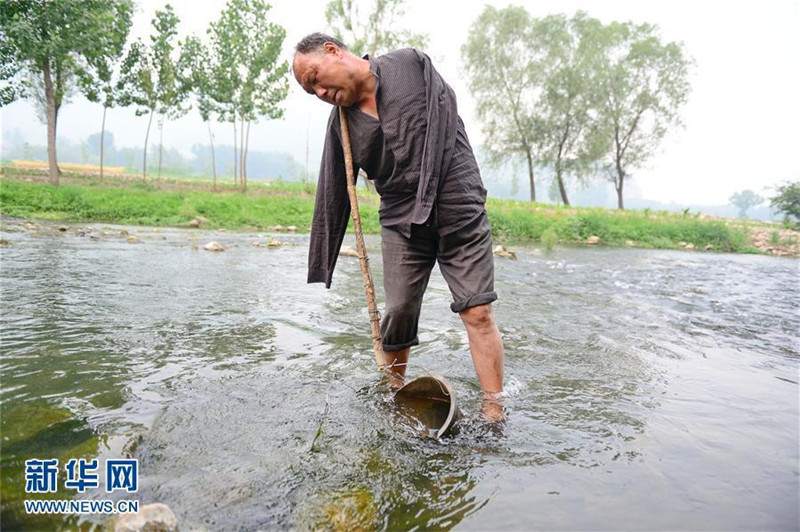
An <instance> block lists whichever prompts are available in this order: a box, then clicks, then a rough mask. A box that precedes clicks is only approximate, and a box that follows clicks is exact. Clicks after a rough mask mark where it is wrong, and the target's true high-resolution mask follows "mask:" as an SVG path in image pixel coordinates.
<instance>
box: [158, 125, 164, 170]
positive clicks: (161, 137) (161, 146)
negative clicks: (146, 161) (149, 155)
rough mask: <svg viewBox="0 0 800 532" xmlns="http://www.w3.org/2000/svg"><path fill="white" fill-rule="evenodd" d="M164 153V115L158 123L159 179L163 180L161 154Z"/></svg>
mask: <svg viewBox="0 0 800 532" xmlns="http://www.w3.org/2000/svg"><path fill="white" fill-rule="evenodd" d="M163 151H164V115H161V119H160V120H159V121H158V179H159V180H160V179H161V153H162V152H163Z"/></svg>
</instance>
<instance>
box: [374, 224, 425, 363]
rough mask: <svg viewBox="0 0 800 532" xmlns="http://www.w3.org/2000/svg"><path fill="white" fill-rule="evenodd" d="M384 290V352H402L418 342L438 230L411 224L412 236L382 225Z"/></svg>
mask: <svg viewBox="0 0 800 532" xmlns="http://www.w3.org/2000/svg"><path fill="white" fill-rule="evenodd" d="M381 250H382V252H383V290H384V297H385V300H386V310H385V312H384V316H383V320H382V321H381V337H382V338H383V350H384V351H390V352H391V351H400V350H402V349H405V348H407V347H411V346H412V345H417V344H418V343H419V338H418V337H417V328H418V325H419V314H420V309H421V308H422V296H423V295H424V294H425V289H426V288H427V287H428V280H429V279H430V276H431V270H432V269H433V266H434V264H435V263H436V251H437V235H436V231H435V230H433V229H431V228H429V227H424V226H416V225H415V226H412V238H406V237H405V236H403V235H402V234H401V233H399V232H397V231H394V230H392V229H387V228H385V227H382V228H381Z"/></svg>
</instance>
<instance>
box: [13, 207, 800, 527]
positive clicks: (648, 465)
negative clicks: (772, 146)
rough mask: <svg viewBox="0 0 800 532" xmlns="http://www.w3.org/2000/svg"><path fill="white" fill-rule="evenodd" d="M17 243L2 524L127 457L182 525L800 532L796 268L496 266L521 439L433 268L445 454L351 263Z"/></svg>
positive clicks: (183, 243)
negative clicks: (331, 266) (30, 466)
mask: <svg viewBox="0 0 800 532" xmlns="http://www.w3.org/2000/svg"><path fill="white" fill-rule="evenodd" d="M3 225H4V227H5V230H4V231H3V237H4V238H6V239H7V240H9V241H10V242H11V245H10V246H7V247H4V248H2V250H1V251H0V253H2V255H1V257H2V262H1V263H0V264H1V265H2V308H3V310H2V315H1V316H0V319H1V320H2V321H1V322H0V323H1V324H2V331H3V332H2V362H1V363H0V364H1V365H0V370H2V387H0V399H1V400H2V434H3V436H2V437H3V442H2V443H3V445H2V448H1V449H0V451H1V454H2V468H3V471H2V475H3V484H2V496H3V501H2V520H3V525H4V528H5V527H6V526H8V527H9V528H14V526H13V525H15V524H16V525H17V526H20V525H21V524H23V523H26V524H27V526H29V527H30V526H35V525H36V523H41V522H42V521H36V522H34V521H26V519H28V518H27V517H26V516H24V515H23V513H22V509H21V506H20V501H21V500H22V499H23V498H24V493H22V492H21V485H22V484H21V483H22V471H23V467H24V465H23V464H24V459H25V458H30V457H34V456H37V457H44V455H47V456H48V457H49V456H53V457H62V458H67V459H68V458H71V457H83V456H85V457H95V456H97V457H100V458H101V459H105V458H107V457H116V456H119V455H122V454H124V453H132V454H133V455H134V456H136V457H137V458H139V460H140V464H141V474H140V485H141V488H140V492H139V500H140V501H142V502H143V503H146V502H155V501H160V502H165V503H167V504H168V505H170V507H172V508H173V510H174V511H175V512H176V514H177V515H178V517H179V519H180V521H181V522H182V523H183V524H184V525H185V526H186V528H192V527H207V528H209V529H231V528H237V529H246V530H251V529H266V528H269V529H274V528H299V529H309V528H318V527H332V528H354V527H361V528H371V527H375V528H379V529H380V528H389V529H395V528H404V529H405V528H415V527H416V528H451V527H453V526H455V525H459V527H461V528H466V529H476V530H480V529H502V528H506V529H509V528H512V529H520V528H546V529H552V528H569V529H576V528H584V529H586V528H589V529H602V528H606V529H617V528H627V529H632V528H633V529H642V528H651V529H652V528H659V529H663V528H680V529H686V528H717V529H753V528H759V529H786V528H793V529H796V528H797V527H798V512H797V510H798V502H797V496H796V495H797V493H798V446H797V442H798V404H797V394H798V389H797V382H798V373H797V369H798V368H797V362H798V345H797V343H796V338H797V337H798V324H799V323H800V319H798V314H797V301H798V296H800V289H798V282H797V281H798V270H797V262H796V261H792V260H783V259H775V258H769V257H757V256H734V255H716V254H705V253H686V252H671V251H644V250H628V249H616V250H609V249H557V250H555V251H553V252H552V253H549V254H547V253H544V252H542V251H540V250H538V249H536V248H530V249H525V248H522V249H519V250H518V252H517V253H518V256H519V260H518V261H506V260H500V259H498V260H497V262H496V269H497V281H496V285H497V290H498V293H499V295H500V300H499V301H498V302H497V304H496V316H497V321H498V324H499V325H500V327H501V331H502V333H503V337H504V343H505V347H506V373H507V388H508V391H509V397H508V399H507V404H506V406H507V408H508V412H509V418H508V421H507V423H506V424H505V426H504V427H502V429H501V430H498V429H497V428H496V427H494V428H493V427H492V426H488V425H486V424H484V423H483V422H481V421H480V416H479V412H480V393H479V387H478V384H477V381H476V379H475V375H474V369H473V367H472V363H471V360H470V357H469V352H468V344H467V340H466V334H465V332H464V331H463V326H462V325H461V323H460V320H459V319H458V318H457V316H454V315H452V314H451V313H450V312H449V310H447V309H448V306H449V298H450V296H449V292H448V290H447V287H446V286H445V284H444V282H443V281H442V279H441V276H440V275H438V273H437V274H434V276H433V279H432V281H431V286H430V289H429V291H428V293H427V294H426V299H425V302H424V306H423V313H422V322H421V330H420V340H421V343H422V345H421V346H419V348H416V349H415V351H414V353H413V355H412V366H411V368H410V370H409V373H410V376H411V377H412V378H413V377H414V376H418V375H422V374H424V373H425V372H430V373H434V374H441V375H445V376H446V377H447V378H448V380H449V381H450V382H451V384H453V386H454V387H455V389H456V393H457V394H458V396H459V406H460V408H461V409H462V411H463V412H464V413H465V419H464V420H463V422H462V423H461V430H460V431H459V433H458V434H457V435H455V436H453V437H451V438H447V439H445V440H443V441H441V442H436V441H431V440H428V439H423V438H420V437H419V435H418V433H417V431H416V429H415V428H414V427H413V426H409V425H408V424H402V423H398V422H397V418H396V416H395V415H394V407H393V405H392V403H391V402H390V401H389V400H388V398H387V397H386V396H385V394H384V391H383V389H382V388H381V387H380V386H379V385H378V379H377V376H376V373H375V370H374V358H373V356H372V353H371V344H370V342H369V325H368V320H367V317H366V310H365V305H364V302H363V292H362V287H361V275H360V271H359V269H358V264H357V262H356V261H355V260H351V259H349V258H344V257H342V258H341V259H340V263H339V265H338V267H337V272H336V274H335V278H334V284H333V288H332V289H331V290H329V291H326V290H325V289H324V288H322V287H321V286H320V285H310V286H309V285H306V284H305V273H306V270H305V261H306V248H307V243H308V240H307V236H303V235H297V236H295V235H288V236H287V235H280V236H279V239H280V240H281V241H284V242H286V243H287V244H289V245H288V246H286V247H282V248H277V249H270V248H264V247H253V246H252V245H251V244H252V243H253V242H255V241H259V242H262V243H263V242H264V241H266V240H268V239H269V236H268V235H263V236H261V237H259V235H256V234H226V233H224V232H217V233H213V232H203V231H191V232H190V231H181V230H159V231H157V232H155V231H152V230H151V229H149V228H129V229H128V230H129V231H130V232H131V234H134V235H137V236H138V237H139V238H140V239H141V240H142V242H141V243H138V244H131V243H128V242H127V240H126V238H125V237H124V236H123V237H121V236H119V231H120V229H121V228H119V227H113V228H112V227H104V226H102V225H93V226H90V229H91V232H90V233H87V232H86V231H85V229H83V228H81V229H82V230H83V231H84V236H81V235H80V233H79V232H78V231H77V230H75V229H70V230H69V231H67V232H65V233H58V232H57V231H56V232H54V233H52V234H50V233H48V234H46V235H45V236H43V237H35V236H33V235H32V234H30V233H29V232H22V231H19V232H18V231H16V230H15V228H16V222H15V221H13V220H5V221H4V224H3ZM104 231H105V232H106V233H107V234H105V235H104V234H103V232H104ZM88 235H95V236H99V237H100V240H98V241H92V240H90V238H89V236H88ZM210 240H217V241H219V242H221V243H223V245H225V246H226V247H227V248H228V251H226V252H224V253H209V252H205V251H203V250H202V245H203V244H204V243H205V242H206V241H210ZM197 244H199V245H200V249H198V246H197ZM368 247H369V251H370V253H371V254H372V264H373V269H374V270H375V277H376V282H377V283H380V282H381V275H382V267H381V263H380V255H379V242H378V240H377V239H374V238H370V239H368ZM379 299H380V291H379ZM326 404H327V409H326ZM315 437H317V440H316V443H315V445H314V449H313V450H312V448H311V443H312V442H313V441H314V439H315ZM131 442H135V443H136V445H133V444H132V443H131ZM87 496H91V494H87ZM95 496H96V497H103V495H102V494H96V495H95ZM89 521H91V522H95V523H100V522H101V521H100V520H99V518H97V519H94V518H89ZM73 522H74V520H73Z"/></svg>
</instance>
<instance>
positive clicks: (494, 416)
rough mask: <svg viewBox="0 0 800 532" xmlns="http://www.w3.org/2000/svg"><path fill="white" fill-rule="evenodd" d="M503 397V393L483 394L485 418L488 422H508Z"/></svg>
mask: <svg viewBox="0 0 800 532" xmlns="http://www.w3.org/2000/svg"><path fill="white" fill-rule="evenodd" d="M503 397H504V396H503V392H484V393H483V418H484V419H485V420H486V421H491V422H500V421H505V420H506V413H505V410H504V409H503Z"/></svg>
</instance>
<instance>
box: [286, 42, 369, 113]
mask: <svg viewBox="0 0 800 532" xmlns="http://www.w3.org/2000/svg"><path fill="white" fill-rule="evenodd" d="M358 61H360V60H359V58H357V57H356V56H354V55H353V54H352V53H350V51H349V50H348V49H347V46H345V45H344V43H342V41H340V40H339V39H336V38H335V37H331V36H330V35H325V34H324V33H312V34H311V35H307V36H306V37H304V38H303V39H302V40H301V41H300V42H299V43H297V46H296V47H295V53H294V62H293V63H292V71H293V72H294V77H295V79H296V80H297V82H298V83H299V84H300V86H301V87H303V90H305V91H306V92H307V93H309V94H316V95H317V98H319V99H320V100H322V101H323V102H327V103H329V104H331V105H341V106H344V107H348V106H350V105H353V104H354V103H356V101H357V99H358V96H359V93H358V89H359V82H358V76H359V72H360V70H361V69H360V68H359V65H358Z"/></svg>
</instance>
